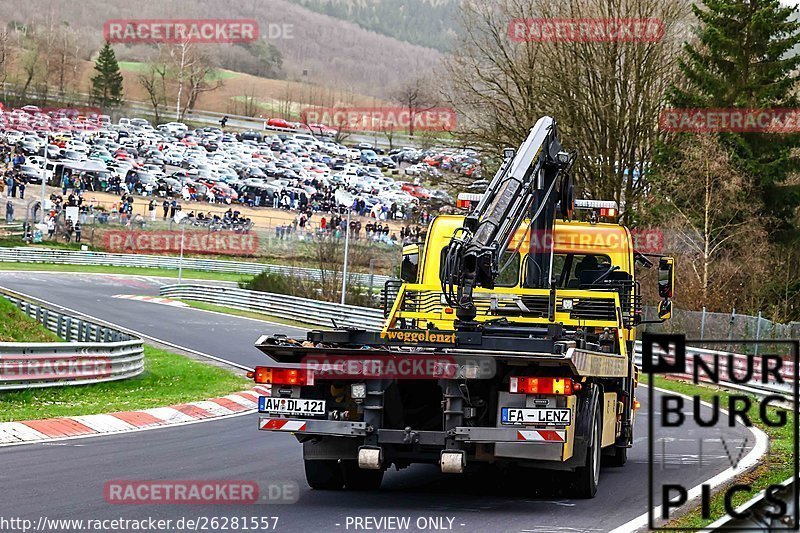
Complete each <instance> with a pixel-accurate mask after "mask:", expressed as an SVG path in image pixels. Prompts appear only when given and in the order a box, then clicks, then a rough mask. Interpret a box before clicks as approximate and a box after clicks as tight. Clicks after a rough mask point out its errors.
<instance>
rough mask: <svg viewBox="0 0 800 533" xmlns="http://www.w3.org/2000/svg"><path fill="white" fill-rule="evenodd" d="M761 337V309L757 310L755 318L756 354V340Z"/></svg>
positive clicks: (756, 353)
mask: <svg viewBox="0 0 800 533" xmlns="http://www.w3.org/2000/svg"><path fill="white" fill-rule="evenodd" d="M760 339H761V310H760V309H759V310H758V318H757V319H756V352H755V355H756V356H758V341H759V340H760Z"/></svg>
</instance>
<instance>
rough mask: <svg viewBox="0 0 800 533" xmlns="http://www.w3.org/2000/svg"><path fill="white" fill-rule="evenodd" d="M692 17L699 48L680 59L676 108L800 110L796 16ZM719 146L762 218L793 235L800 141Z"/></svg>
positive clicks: (717, 1) (787, 10)
mask: <svg viewBox="0 0 800 533" xmlns="http://www.w3.org/2000/svg"><path fill="white" fill-rule="evenodd" d="M692 9H693V11H694V14H695V16H696V17H697V19H698V20H699V21H700V27H699V38H700V44H699V45H698V46H695V45H693V44H689V43H687V44H686V45H685V47H684V49H685V54H686V55H685V57H684V58H681V59H679V67H680V70H681V72H682V73H683V75H684V77H685V80H684V81H685V83H684V84H683V85H682V86H681V87H673V88H672V90H671V91H670V94H669V100H670V103H671V104H672V105H673V106H674V107H677V108H704V109H719V108H749V109H778V108H789V109H797V104H798V100H797V98H796V97H795V95H794V94H793V93H794V88H795V85H796V83H797V81H798V79H799V78H798V75H797V68H798V65H800V55H798V54H797V53H796V52H795V51H794V48H795V47H796V46H797V45H798V43H800V32H799V31H798V30H800V23H798V21H797V19H796V17H795V15H796V13H797V11H796V8H793V7H787V6H784V5H782V4H781V3H780V1H779V0H703V2H702V7H701V6H698V5H697V4H695V5H693V6H692ZM720 140H721V142H722V144H723V146H725V147H726V149H727V150H728V151H729V153H730V154H731V156H732V158H733V161H734V162H735V164H736V165H737V166H738V167H739V168H740V169H741V170H742V171H743V172H744V173H745V174H746V175H747V176H748V177H749V179H750V180H751V181H752V184H753V186H754V188H755V191H756V193H757V194H758V196H760V198H758V199H756V201H760V202H761V210H762V213H763V214H764V215H765V216H769V217H772V218H773V220H775V221H776V222H777V223H778V225H777V227H776V228H775V229H776V230H777V231H786V230H790V229H791V228H792V225H791V220H792V217H793V215H794V211H795V209H796V208H797V206H798V205H800V187H798V186H796V185H795V186H790V185H788V184H787V180H788V178H789V175H790V173H792V172H795V171H797V170H798V168H800V161H798V159H797V158H796V157H792V155H791V151H792V149H793V148H795V147H798V146H800V136H798V135H796V134H784V133H760V132H759V133H749V132H748V133H727V132H726V133H722V134H720ZM673 155H674V154H673ZM774 234H775V233H774Z"/></svg>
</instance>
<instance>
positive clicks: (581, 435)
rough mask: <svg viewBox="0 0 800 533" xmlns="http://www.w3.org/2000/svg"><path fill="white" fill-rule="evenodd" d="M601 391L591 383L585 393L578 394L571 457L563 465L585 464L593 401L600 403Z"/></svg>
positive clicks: (589, 438)
mask: <svg viewBox="0 0 800 533" xmlns="http://www.w3.org/2000/svg"><path fill="white" fill-rule="evenodd" d="M584 390H585V389H584ZM601 393H602V391H601V390H600V387H598V386H597V385H595V384H591V385H590V389H589V390H588V391H587V393H586V394H582V395H580V396H578V405H577V408H576V420H575V440H574V444H573V448H572V457H570V458H569V459H568V460H567V461H566V462H565V466H568V467H572V468H577V467H581V466H583V465H584V464H586V450H588V449H589V446H590V445H591V438H592V422H593V418H592V414H593V413H592V406H593V405H595V403H594V402H595V401H596V402H598V405H602V404H601V403H600V395H601Z"/></svg>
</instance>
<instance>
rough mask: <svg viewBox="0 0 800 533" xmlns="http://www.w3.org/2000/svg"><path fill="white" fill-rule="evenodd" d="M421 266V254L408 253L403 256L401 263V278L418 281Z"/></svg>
mask: <svg viewBox="0 0 800 533" xmlns="http://www.w3.org/2000/svg"><path fill="white" fill-rule="evenodd" d="M418 267H419V254H408V255H404V256H403V262H402V263H401V264H400V279H402V280H403V281H405V282H407V283H414V282H415V281H417V269H418Z"/></svg>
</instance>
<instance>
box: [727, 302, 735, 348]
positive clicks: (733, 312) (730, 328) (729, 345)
mask: <svg viewBox="0 0 800 533" xmlns="http://www.w3.org/2000/svg"><path fill="white" fill-rule="evenodd" d="M735 321H736V308H735V307H734V308H733V311H731V321H730V324H729V325H728V351H729V352H730V351H731V341H732V340H733V323H734V322H735Z"/></svg>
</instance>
